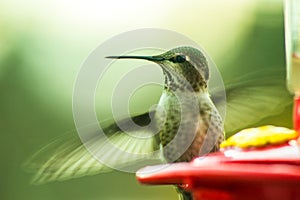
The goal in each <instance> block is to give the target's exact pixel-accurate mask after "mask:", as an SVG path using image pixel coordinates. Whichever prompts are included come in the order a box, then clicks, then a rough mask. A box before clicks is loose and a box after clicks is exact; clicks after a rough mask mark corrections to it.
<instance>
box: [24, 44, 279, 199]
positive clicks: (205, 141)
mask: <svg viewBox="0 0 300 200" xmlns="http://www.w3.org/2000/svg"><path fill="white" fill-rule="evenodd" d="M107 58H110V59H142V60H145V61H150V62H154V63H156V64H157V65H158V66H160V68H161V69H162V72H163V75H164V88H163V91H162V95H161V97H160V100H159V102H158V106H157V107H156V109H154V110H153V111H150V112H146V113H143V114H141V115H136V116H132V117H131V118H129V119H122V120H120V121H118V122H111V121H110V120H108V121H107V122H105V123H103V127H102V128H103V132H104V133H105V135H106V138H103V137H100V136H99V135H97V134H95V137H91V138H90V139H89V141H88V143H89V144H90V145H92V146H93V153H95V154H97V157H98V158H99V157H100V158H101V157H106V158H111V160H113V162H115V164H116V165H124V166H126V165H128V164H131V163H132V164H134V163H135V162H137V160H136V158H133V157H129V156H124V154H122V153H116V152H114V150H113V149H108V148H105V145H106V143H105V139H107V138H108V139H109V140H110V141H111V142H112V143H113V144H115V145H116V146H118V148H120V149H124V151H128V152H131V153H134V154H140V155H145V159H147V158H148V157H147V155H148V153H149V152H154V151H159V152H160V153H161V154H160V157H162V159H163V160H164V161H166V162H168V163H173V162H189V161H191V160H192V159H193V158H195V157H197V156H201V155H205V154H206V153H209V152H214V151H218V149H219V144H220V143H221V142H222V141H223V139H224V123H223V120H222V118H221V116H220V114H219V112H218V110H217V108H216V106H215V103H218V102H219V96H218V95H217V94H216V95H215V99H212V98H211V96H210V94H209V91H208V82H209V78H210V71H209V66H208V61H207V58H206V57H205V55H204V54H203V53H202V52H201V51H200V50H198V49H196V48H194V47H188V46H183V47H176V48H174V49H171V50H168V51H166V52H164V53H162V54H159V55H153V56H132V55H127V56H126V55H125V56H124V55H123V56H108V57H107ZM260 73H261V72H260ZM267 73H268V75H269V77H272V78H274V79H272V80H275V81H277V80H279V79H275V77H276V76H274V77H273V76H271V74H270V73H269V72H267ZM248 76H250V77H253V75H251V74H250V75H249V74H248V75H247V74H246V75H245V76H241V77H237V80H236V81H235V80H231V81H232V82H233V83H234V82H238V83H239V86H244V87H242V89H240V88H241V87H236V86H235V84H233V83H231V84H228V85H229V86H228V88H226V93H227V96H228V98H227V101H229V102H228V105H229V108H231V107H234V106H233V105H232V104H231V102H234V101H235V100H236V99H238V98H240V99H242V100H241V101H239V102H243V103H241V105H240V106H237V105H236V106H235V107H238V109H230V110H229V111H230V114H231V116H233V117H230V118H229V120H228V122H226V123H227V124H229V126H230V127H229V128H228V129H229V130H231V131H232V130H235V129H236V128H238V124H242V125H243V126H247V125H249V124H250V123H254V122H257V121H258V120H260V119H261V118H262V116H261V114H256V113H254V112H252V111H251V114H252V115H251V117H253V119H252V120H251V121H249V120H246V119H245V118H244V115H241V111H242V112H243V111H245V113H247V111H248V110H251V104H250V103H249V105H246V106H245V103H247V102H248V101H249V102H251V101H252V99H251V98H249V97H248V95H249V91H250V92H251V91H255V89H253V88H258V89H260V90H259V91H265V90H262V89H261V87H260V86H256V85H255V84H254V83H256V82H257V81H253V84H249V83H247V81H245V80H247V79H248ZM255 77H256V76H255ZM254 80H256V79H254ZM276 83H277V82H276ZM243 84H244V85H243ZM268 84H269V86H270V87H272V86H273V85H274V83H273V82H268V83H266V84H265V85H264V86H266V85H268ZM247 85H250V87H249V90H248V88H247ZM237 88H238V89H237ZM269 89H270V88H268V90H266V91H265V93H267V94H272V96H274V97H276V94H275V95H273V91H274V90H269ZM237 91H238V92H239V94H240V95H239V96H238V97H236V96H235V95H234V94H236V93H237ZM241 91H242V92H241ZM268 91H271V93H270V92H269V93H268ZM213 92H214V93H218V90H217V89H216V90H214V91H213ZM265 93H263V92H261V93H257V95H256V96H255V98H257V99H258V100H261V99H262V98H261V96H265V95H266V94H265ZM245 97H247V98H245ZM255 98H254V99H255ZM282 102H283V101H279V100H277V99H276V98H270V99H269V100H268V101H261V102H259V103H258V104H257V105H254V106H260V107H261V105H262V104H263V103H267V105H274V106H276V105H282ZM264 107H266V105H265V106H264ZM234 110H237V111H234ZM132 121H133V122H135V124H137V125H139V127H137V126H134V127H132V126H131V125H130V124H131V122H132ZM120 124H121V125H122V128H120ZM149 124H151V125H150V126H148V125H149ZM233 127H234V128H233ZM225 128H226V124H225ZM131 133H134V134H137V135H139V136H143V137H142V139H141V137H137V138H134V137H132V134H131ZM25 166H26V168H27V169H29V170H30V171H33V172H34V173H35V175H34V177H33V180H32V183H34V184H43V183H47V182H51V181H63V180H67V179H72V178H78V177H82V176H88V175H94V174H97V173H101V172H107V171H110V170H111V169H110V168H109V167H108V166H106V165H105V163H101V162H100V161H99V160H98V159H97V158H95V157H94V156H93V154H92V153H91V151H88V150H87V149H86V147H85V146H84V145H83V143H82V141H81V140H80V138H79V137H78V136H76V135H66V136H63V137H60V138H58V139H57V140H54V141H53V142H52V143H50V144H49V145H47V146H45V147H44V148H42V149H41V150H40V151H38V152H37V153H36V154H34V155H33V156H32V157H31V158H30V159H29V160H28V161H27V162H26V163H25ZM178 191H179V192H180V194H181V198H182V199H192V196H191V194H190V193H188V192H185V191H183V190H182V189H181V188H180V187H179V188H178Z"/></svg>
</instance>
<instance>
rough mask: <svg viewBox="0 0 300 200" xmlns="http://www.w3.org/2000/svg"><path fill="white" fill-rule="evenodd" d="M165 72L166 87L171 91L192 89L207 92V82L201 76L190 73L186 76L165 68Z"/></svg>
mask: <svg viewBox="0 0 300 200" xmlns="http://www.w3.org/2000/svg"><path fill="white" fill-rule="evenodd" d="M163 73H164V78H165V81H164V89H165V90H170V91H182V92H184V91H190V92H202V91H203V92H206V91H207V83H206V81H205V80H204V79H201V78H199V76H195V75H190V76H189V77H188V78H185V77H184V76H182V75H178V74H177V73H172V72H170V71H167V70H163Z"/></svg>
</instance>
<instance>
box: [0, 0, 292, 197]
mask: <svg viewBox="0 0 300 200" xmlns="http://www.w3.org/2000/svg"><path fill="white" fill-rule="evenodd" d="M145 27H154V28H165V29H170V30H174V31H177V32H179V33H182V34H184V35H186V36H188V37H190V38H192V39H193V40H194V41H196V42H198V43H199V44H200V45H202V46H203V47H204V48H205V49H206V50H207V52H208V54H209V55H210V56H211V58H212V59H213V60H214V61H215V63H216V64H217V66H218V67H219V70H220V72H221V74H222V76H223V79H224V81H225V82H226V81H230V79H231V78H233V77H237V76H240V75H241V74H242V73H245V72H251V71H255V70H258V69H263V68H269V67H276V68H282V69H284V68H285V58H284V25H283V5H282V1H281V0H243V1H235V0H227V1H222V0H214V1H211V0H202V1H193V0H189V1H156V0H155V1H148V2H143V1H133V0H129V1H116V0H112V1H59V0H54V1H35V0H27V1H23V2H22V1H9V0H3V1H1V2H0V94H1V96H0V128H1V129H0V130H1V145H0V150H1V151H0V156H1V157H0V158H1V164H0V199H5V200H12V199H26V200H27V199H32V200H35V199H38V200H40V199H44V200H48V199H49V200H50V199H51V200H54V199H55V200H60V199H74V200H79V199H85V200H86V199H87V200H94V199H176V194H175V190H174V189H173V187H171V186H141V185H139V184H138V183H137V182H136V180H135V176H134V175H132V174H126V173H120V172H112V173H107V174H100V175H96V176H92V177H84V178H80V179H75V180H70V181H66V182H59V183H50V184H46V185H41V186H32V185H30V184H29V181H30V176H31V175H30V174H27V173H25V172H24V171H23V170H22V168H21V165H22V162H23V161H24V160H26V158H28V157H29V156H30V155H31V154H32V153H33V152H35V151H36V150H38V149H39V148H41V147H43V146H44V145H45V144H47V143H49V142H50V141H51V140H52V139H53V138H55V137H57V136H59V135H61V134H63V133H65V132H67V131H69V130H72V129H74V128H75V127H74V123H73V118H72V91H73V84H74V81H75V79H76V75H77V72H78V71H79V69H80V66H81V64H82V62H83V61H84V60H85V59H86V57H87V56H88V55H89V53H90V52H91V51H92V50H93V49H94V48H95V47H97V45H98V44H100V43H102V42H104V41H105V40H106V39H108V38H110V37H111V36H113V35H116V34H118V33H120V32H124V31H127V30H132V29H137V28H145ZM283 76H284V75H283ZM153 93H154V95H153V97H152V98H151V99H149V98H148V97H143V96H140V97H137V98H136V101H135V103H136V107H135V108H134V109H136V111H139V110H141V108H142V109H144V107H143V105H144V104H147V105H151V104H153V103H155V100H157V98H158V96H159V90H158V92H157V91H153ZM104 95H105V94H104ZM107 105H108V104H107V103H105V102H104V103H103V104H100V105H99V107H97V109H98V110H97V112H101V113H102V114H103V115H106V116H109V115H110V109H109V107H108V106H107ZM264 123H272V124H277V125H283V126H287V127H291V106H289V107H287V108H286V110H285V111H284V113H283V114H281V115H280V116H275V117H270V118H268V119H265V120H264V121H260V122H259V124H264Z"/></svg>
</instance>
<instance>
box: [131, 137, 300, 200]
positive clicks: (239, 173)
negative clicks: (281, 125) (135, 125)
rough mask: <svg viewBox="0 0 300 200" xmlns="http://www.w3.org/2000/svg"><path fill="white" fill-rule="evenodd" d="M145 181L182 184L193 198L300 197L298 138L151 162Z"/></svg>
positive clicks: (139, 175)
mask: <svg viewBox="0 0 300 200" xmlns="http://www.w3.org/2000/svg"><path fill="white" fill-rule="evenodd" d="M137 179H138V180H139V181H140V182H141V183H143V184H175V185H182V186H183V187H184V188H185V189H186V190H187V191H190V192H192V193H193V196H194V199H196V200H197V199H201V200H217V199H218V200H219V199H226V200H236V199H245V200H248V199H249V200H250V199H251V200H253V199H256V200H257V199H264V200H265V199H275V200H277V199H278V200H279V199H280V200H282V199H295V200H296V199H300V148H299V140H298V141H297V140H291V141H290V142H288V144H284V145H280V146H278V145H277V146H272V147H267V148H260V149H259V148H256V149H255V150H237V149H231V150H230V149H228V150H225V151H223V152H218V153H214V154H210V155H208V156H206V157H199V158H196V159H194V160H193V161H192V162H190V163H175V164H167V165H157V166H149V167H146V168H143V169H141V170H139V171H138V172H137Z"/></svg>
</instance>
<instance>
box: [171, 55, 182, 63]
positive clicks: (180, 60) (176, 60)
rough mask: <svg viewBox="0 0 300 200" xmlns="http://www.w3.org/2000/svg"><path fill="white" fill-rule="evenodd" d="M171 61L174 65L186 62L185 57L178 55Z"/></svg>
mask: <svg viewBox="0 0 300 200" xmlns="http://www.w3.org/2000/svg"><path fill="white" fill-rule="evenodd" d="M170 61H172V62H173V63H183V62H185V61H186V58H185V55H176V56H174V57H172V58H170Z"/></svg>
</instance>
